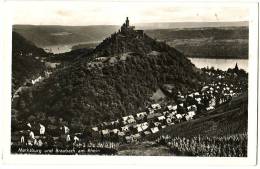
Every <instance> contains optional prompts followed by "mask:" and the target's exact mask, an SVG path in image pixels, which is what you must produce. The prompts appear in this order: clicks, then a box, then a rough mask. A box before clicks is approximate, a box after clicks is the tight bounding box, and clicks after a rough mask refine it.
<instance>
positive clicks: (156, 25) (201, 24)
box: [135, 21, 248, 30]
mask: <svg viewBox="0 0 260 169" xmlns="http://www.w3.org/2000/svg"><path fill="white" fill-rule="evenodd" d="M135 26H136V28H138V29H145V30H147V29H176V28H177V29H184V28H210V27H241V26H246V27H248V21H241V22H161V23H138V24H135Z"/></svg>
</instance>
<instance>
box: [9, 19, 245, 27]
mask: <svg viewBox="0 0 260 169" xmlns="http://www.w3.org/2000/svg"><path fill="white" fill-rule="evenodd" d="M123 22H124V21H122V23H123ZM168 23H194V24H195V23H205V24H207V23H249V21H246V20H244V21H223V22H214V21H208V22H207V21H206V22H200V21H197V22H191V21H190V22H181V21H180V22H142V23H134V25H142V24H144V25H145V24H168ZM13 25H14V26H15V25H28V26H71V27H74V26H75V27H81V26H121V25H122V24H92V25H58V24H57V25H55V24H52V25H50V24H46V25H45V24H44V25H43V24H42V25H40V24H13ZM132 25H133V24H132ZM134 25H133V26H134Z"/></svg>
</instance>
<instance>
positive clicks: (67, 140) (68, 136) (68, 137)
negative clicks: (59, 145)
mask: <svg viewBox="0 0 260 169" xmlns="http://www.w3.org/2000/svg"><path fill="white" fill-rule="evenodd" d="M66 142H70V135H69V134H68V135H67V136H66Z"/></svg>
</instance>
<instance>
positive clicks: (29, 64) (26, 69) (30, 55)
mask: <svg viewBox="0 0 260 169" xmlns="http://www.w3.org/2000/svg"><path fill="white" fill-rule="evenodd" d="M46 56H47V54H46V53H45V52H44V51H43V50H42V49H40V48H37V47H36V46H35V45H34V44H33V43H32V42H30V41H28V40H26V39H24V38H23V37H22V36H21V35H19V34H18V33H16V32H13V33H12V92H13V91H14V90H16V89H17V88H18V87H19V86H21V85H22V84H23V83H24V82H26V80H27V79H31V78H32V77H33V76H35V75H37V74H39V73H41V72H42V71H43V70H44V63H42V62H41V61H40V59H41V57H46ZM36 57H38V59H37V58H36Z"/></svg>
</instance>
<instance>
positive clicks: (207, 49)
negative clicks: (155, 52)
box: [146, 27, 249, 59]
mask: <svg viewBox="0 0 260 169" xmlns="http://www.w3.org/2000/svg"><path fill="white" fill-rule="evenodd" d="M146 33H147V34H148V35H149V36H151V37H152V38H155V39H157V40H161V41H165V42H167V44H169V45H170V46H172V47H175V48H176V49H178V50H179V51H181V52H183V53H184V55H186V56H189V57H199V58H225V59H228V58H239V59H248V39H249V30H248V27H217V28H213V27H212V28H189V29H157V30H146Z"/></svg>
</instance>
